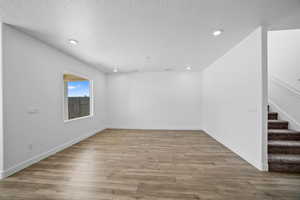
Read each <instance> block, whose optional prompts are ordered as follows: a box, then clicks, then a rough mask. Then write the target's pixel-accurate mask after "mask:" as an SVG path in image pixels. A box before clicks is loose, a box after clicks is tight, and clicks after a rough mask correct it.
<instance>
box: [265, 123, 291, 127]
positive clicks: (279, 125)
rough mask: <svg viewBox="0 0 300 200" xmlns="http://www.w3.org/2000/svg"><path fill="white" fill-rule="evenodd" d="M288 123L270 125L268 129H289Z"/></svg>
mask: <svg viewBox="0 0 300 200" xmlns="http://www.w3.org/2000/svg"><path fill="white" fill-rule="evenodd" d="M288 126H289V125H288V123H272V122H269V123H268V129H288Z"/></svg>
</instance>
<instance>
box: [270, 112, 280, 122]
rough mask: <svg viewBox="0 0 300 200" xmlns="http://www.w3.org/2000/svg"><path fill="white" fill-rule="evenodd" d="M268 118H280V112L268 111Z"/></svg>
mask: <svg viewBox="0 0 300 200" xmlns="http://www.w3.org/2000/svg"><path fill="white" fill-rule="evenodd" d="M268 119H271V120H277V119H278V113H276V112H269V113H268Z"/></svg>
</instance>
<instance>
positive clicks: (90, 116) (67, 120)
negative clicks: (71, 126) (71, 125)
mask: <svg viewBox="0 0 300 200" xmlns="http://www.w3.org/2000/svg"><path fill="white" fill-rule="evenodd" d="M93 116H94V115H93V114H91V115H88V116H83V117H77V118H73V119H65V120H64V123H68V122H72V121H76V120H81V119H88V118H92V117H93Z"/></svg>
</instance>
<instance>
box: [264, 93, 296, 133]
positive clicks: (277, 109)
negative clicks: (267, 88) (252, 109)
mask: <svg viewBox="0 0 300 200" xmlns="http://www.w3.org/2000/svg"><path fill="white" fill-rule="evenodd" d="M269 104H270V106H271V109H273V110H274V111H275V112H278V113H279V115H280V118H281V119H284V120H286V121H289V123H291V125H292V126H293V127H295V129H297V130H300V123H299V122H298V121H297V120H296V119H295V118H293V117H292V116H291V115H289V114H288V113H287V112H285V111H284V110H283V109H282V108H281V107H280V106H279V105H277V104H276V103H275V102H274V101H273V100H272V99H269Z"/></svg>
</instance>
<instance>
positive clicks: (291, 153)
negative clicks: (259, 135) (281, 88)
mask: <svg viewBox="0 0 300 200" xmlns="http://www.w3.org/2000/svg"><path fill="white" fill-rule="evenodd" d="M288 126H289V123H288V122H287V121H283V120H278V113H275V112H269V113H268V162H269V171H271V172H289V173H300V132H298V131H293V130H290V129H288Z"/></svg>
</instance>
